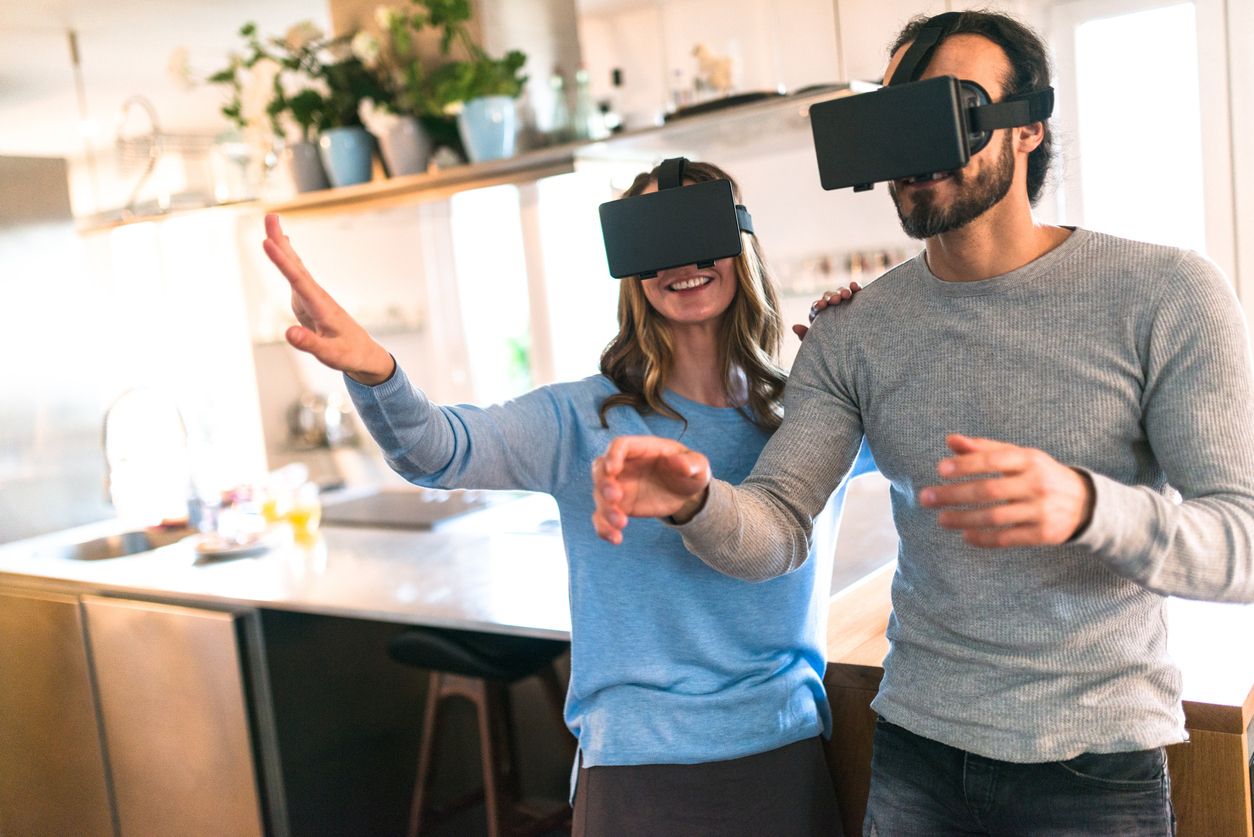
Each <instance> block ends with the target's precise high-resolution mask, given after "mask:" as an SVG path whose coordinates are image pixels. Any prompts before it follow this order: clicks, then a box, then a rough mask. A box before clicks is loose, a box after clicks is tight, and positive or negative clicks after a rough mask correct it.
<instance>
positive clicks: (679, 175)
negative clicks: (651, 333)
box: [601, 157, 753, 279]
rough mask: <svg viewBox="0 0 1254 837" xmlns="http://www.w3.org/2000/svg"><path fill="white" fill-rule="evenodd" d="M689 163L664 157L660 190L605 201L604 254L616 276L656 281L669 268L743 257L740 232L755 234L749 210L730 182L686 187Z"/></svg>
mask: <svg viewBox="0 0 1254 837" xmlns="http://www.w3.org/2000/svg"><path fill="white" fill-rule="evenodd" d="M687 162H688V161H687V159H685V158H683V157H672V158H671V159H669V160H663V161H662V164H661V166H660V167H659V168H658V178H657V180H658V183H657V191H656V192H650V193H649V194H647V195H635V196H633V197H630V198H620V199H619V200H615V201H609V202H607V203H603V204H601V235H602V237H604V239H605V258H606V261H607V262H608V263H609V267H610V275H611V276H613V277H614V278H615V279H625V278H627V277H629V276H638V277H640V278H641V279H651V278H652V277H654V276H656V275H657V274H658V272H659V271H662V270H666V269H668V268H672V267H683V266H684V265H690V264H692V265H696V266H697V267H710V266H712V265H713V264H714V262H715V261H716V260H718V259H725V258H727V257H729V256H739V255H740V251H741V243H740V233H741V232H742V231H743V232H747V233H752V232H753V219H752V218H751V217H750V216H749V210H747V209H745V208H744V207H743V206H741V205H740V204H737V203H736V200H735V198H733V197H732V187H731V183H730V182H729V181H727V180H710V181H707V182H705V183H695V184H693V185H691V186H684V164H685V163H687ZM681 187H682V188H681Z"/></svg>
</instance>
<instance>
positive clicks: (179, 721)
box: [83, 596, 287, 837]
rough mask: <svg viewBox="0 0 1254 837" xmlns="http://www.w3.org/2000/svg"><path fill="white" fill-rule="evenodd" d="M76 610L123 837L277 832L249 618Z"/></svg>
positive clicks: (257, 647) (125, 608) (87, 601)
mask: <svg viewBox="0 0 1254 837" xmlns="http://www.w3.org/2000/svg"><path fill="white" fill-rule="evenodd" d="M83 611H84V613H85V615H86V620H87V629H88V636H89V646H90V650H91V658H92V661H93V663H94V666H95V672H96V685H97V691H98V695H99V704H100V717H101V721H102V726H103V729H104V734H105V740H106V741H107V742H108V747H109V762H110V768H111V776H112V783H113V793H114V799H115V807H116V811H117V820H118V823H119V826H120V830H121V833H122V835H124V837H125V835H132V834H133V835H144V834H201V835H212V834H222V835H231V837H248V835H263V834H267V833H274V834H283V833H286V830H287V828H286V821H285V817H284V815H283V810H284V809H283V796H282V788H281V786H280V785H281V780H280V778H279V770H278V760H277V748H276V746H275V744H274V738H273V724H272V723H271V719H270V717H269V705H270V704H269V690H268V689H267V688H266V685H265V680H264V670H263V666H261V665H260V664H259V659H258V658H259V657H260V655H261V653H262V648H261V643H260V637H259V634H258V630H259V629H258V626H257V620H256V614H255V612H250V611H240V612H231V611H220V610H208V609H202V608H194V607H181V606H175V605H167V604H156V603H151V602H142V601H132V600H128V599H111V598H101V597H91V596H87V597H83Z"/></svg>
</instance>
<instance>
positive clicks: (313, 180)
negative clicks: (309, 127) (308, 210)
mask: <svg viewBox="0 0 1254 837" xmlns="http://www.w3.org/2000/svg"><path fill="white" fill-rule="evenodd" d="M283 162H284V163H285V164H286V166H287V171H288V174H289V175H290V176H291V178H292V186H293V187H295V189H296V191H297V192H316V191H318V190H319V189H327V188H330V186H331V184H330V182H328V181H327V173H326V171H325V170H324V169H323V168H322V158H321V157H320V156H319V153H318V146H316V145H314V144H313V143H312V142H290V143H288V144H287V145H285V146H284V147H283Z"/></svg>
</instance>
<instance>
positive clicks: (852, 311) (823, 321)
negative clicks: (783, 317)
mask: <svg viewBox="0 0 1254 837" xmlns="http://www.w3.org/2000/svg"><path fill="white" fill-rule="evenodd" d="M922 273H923V268H922V267H921V266H920V264H919V259H918V258H911V259H907V260H906V261H904V262H902V263H901V264H899V265H897V266H896V267H892V268H889V269H888V270H887V271H885V272H884V273H883V274H881V275H880V276H878V277H876V278H875V279H873V280H872V281H870V282H867V283H866V285H865V286H863V288H862V290H860V291H858V292H857V293H856V294H854V295H853V298H852V299H850V300H849V301H847V302H842V303H841V304H840V305H836V306H833V307H831V308H827V309H825V310H824V311H823V312H822V313H821V314H820V315H819V316H818V318H816V319H815V321H814V332H815V335H816V336H818V337H819V339H820V340H827V339H836V336H837V335H838V334H842V333H843V334H845V335H846V336H851V332H852V330H854V329H856V328H857V326H858V324H860V323H872V322H877V321H882V319H883V318H884V317H885V316H888V315H889V314H890V312H891V311H892V310H893V308H892V306H889V307H887V308H886V307H885V305H884V301H885V300H886V298H888V297H893V298H895V299H896V300H898V301H900V299H901V295H902V293H903V292H904V291H905V290H906V289H908V288H910V287H917V284H918V280H919V278H920V276H921V275H922ZM807 339H808V338H807Z"/></svg>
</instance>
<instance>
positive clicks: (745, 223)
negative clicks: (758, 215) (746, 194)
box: [736, 203, 755, 235]
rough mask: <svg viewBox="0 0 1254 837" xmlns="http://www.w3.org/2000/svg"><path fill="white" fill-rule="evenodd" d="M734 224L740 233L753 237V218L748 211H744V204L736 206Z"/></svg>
mask: <svg viewBox="0 0 1254 837" xmlns="http://www.w3.org/2000/svg"><path fill="white" fill-rule="evenodd" d="M736 224H737V225H738V226H739V227H740V231H741V232H747V233H749V235H755V233H754V232H753V216H752V215H750V214H749V210H747V209H745V207H744V204H740V203H738V204H736Z"/></svg>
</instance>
